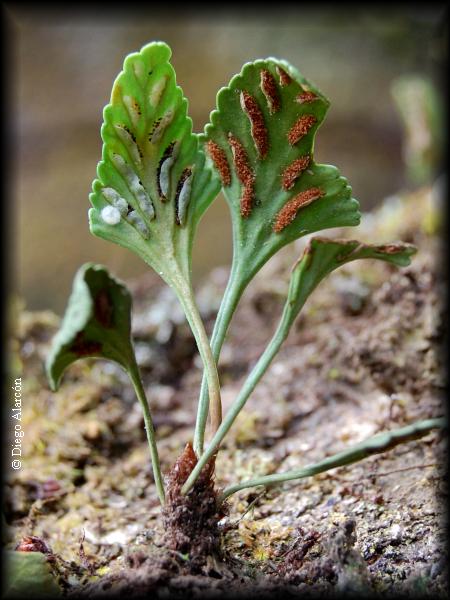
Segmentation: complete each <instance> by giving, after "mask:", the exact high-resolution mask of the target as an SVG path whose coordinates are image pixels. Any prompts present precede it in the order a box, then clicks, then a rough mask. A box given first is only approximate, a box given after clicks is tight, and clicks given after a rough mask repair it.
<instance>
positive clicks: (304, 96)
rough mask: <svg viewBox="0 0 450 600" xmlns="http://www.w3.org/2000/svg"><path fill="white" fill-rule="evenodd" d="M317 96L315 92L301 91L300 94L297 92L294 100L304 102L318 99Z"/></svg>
mask: <svg viewBox="0 0 450 600" xmlns="http://www.w3.org/2000/svg"><path fill="white" fill-rule="evenodd" d="M318 99H319V97H318V96H316V94H314V92H309V91H306V92H302V93H301V94H299V95H298V96H297V97H296V98H295V100H296V102H298V103H299V104H304V103H305V102H314V100H318Z"/></svg>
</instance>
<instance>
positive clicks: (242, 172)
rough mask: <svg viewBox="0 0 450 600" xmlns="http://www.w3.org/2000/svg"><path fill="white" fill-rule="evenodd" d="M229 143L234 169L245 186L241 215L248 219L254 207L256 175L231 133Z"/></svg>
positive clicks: (245, 154) (238, 142)
mask: <svg viewBox="0 0 450 600" xmlns="http://www.w3.org/2000/svg"><path fill="white" fill-rule="evenodd" d="M228 141H229V143H230V146H231V150H232V152H233V161H234V168H235V169H236V173H237V176H238V178H239V181H240V182H241V183H242V184H243V189H242V195H241V215H242V216H243V217H244V218H247V217H248V216H249V215H250V213H251V210H252V206H253V186H254V182H255V175H254V173H253V171H252V169H251V168H250V165H249V163H248V157H247V153H246V152H245V149H244V147H243V146H242V144H241V142H240V141H239V140H238V139H237V138H235V137H234V136H233V135H232V134H231V133H229V134H228Z"/></svg>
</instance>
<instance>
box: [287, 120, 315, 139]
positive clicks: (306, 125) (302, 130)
mask: <svg viewBox="0 0 450 600" xmlns="http://www.w3.org/2000/svg"><path fill="white" fill-rule="evenodd" d="M315 122H316V117H315V116H314V115H302V116H301V117H300V118H299V119H297V121H296V122H295V123H294V125H293V126H292V127H291V128H290V130H289V133H288V141H289V143H290V144H291V146H293V145H294V144H296V143H297V142H299V141H300V140H301V139H302V137H304V136H305V135H306V134H307V133H308V131H309V130H310V129H311V127H312V126H313V125H314V123H315Z"/></svg>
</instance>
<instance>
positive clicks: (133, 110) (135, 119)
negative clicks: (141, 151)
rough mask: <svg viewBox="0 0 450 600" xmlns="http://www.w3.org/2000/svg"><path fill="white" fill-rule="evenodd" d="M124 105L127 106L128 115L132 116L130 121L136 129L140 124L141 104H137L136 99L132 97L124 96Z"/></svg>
mask: <svg viewBox="0 0 450 600" xmlns="http://www.w3.org/2000/svg"><path fill="white" fill-rule="evenodd" d="M122 99H123V103H124V104H125V106H126V108H127V111H128V114H129V115H130V119H131V121H132V123H133V125H134V126H135V127H136V126H137V124H138V123H139V119H140V118H141V109H140V106H139V104H138V103H137V102H136V100H135V99H134V98H132V97H131V96H123V98H122Z"/></svg>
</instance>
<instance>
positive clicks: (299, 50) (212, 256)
mask: <svg viewBox="0 0 450 600" xmlns="http://www.w3.org/2000/svg"><path fill="white" fill-rule="evenodd" d="M419 6H420V5H413V4H412V5H411V6H408V5H400V6H396V5H395V4H393V5H392V7H390V6H389V8H387V7H386V6H384V5H382V6H380V8H379V9H377V8H375V7H370V6H369V7H366V8H361V9H358V8H357V7H356V5H353V6H352V5H349V6H348V7H344V8H343V7H333V6H326V5H322V6H320V7H319V8H317V9H311V8H304V7H302V8H295V7H294V6H290V5H288V4H286V5H283V4H279V3H277V5H276V8H261V7H259V6H257V5H250V6H249V7H246V8H237V7H236V6H232V7H230V8H226V9H225V8H217V9H216V8H215V9H214V11H213V10H211V9H208V8H206V9H205V11H206V12H202V11H201V10H200V8H199V7H196V8H194V9H192V10H187V9H186V8H181V7H179V6H176V7H174V6H172V7H170V5H168V8H167V12H164V11H159V12H157V11H153V10H151V9H149V8H148V9H147V10H144V9H143V8H142V7H141V6H139V7H135V6H133V5H132V4H130V5H129V8H128V9H127V11H126V12H125V11H123V10H122V11H119V10H118V9H115V8H112V9H111V11H112V12H109V10H108V11H106V10H105V9H104V8H99V7H94V8H91V9H88V8H86V7H84V8H80V9H78V10H75V9H73V10H72V9H64V10H61V9H57V8H56V7H53V6H52V7H51V8H50V7H49V8H45V6H43V5H38V8H36V9H34V8H33V7H32V6H31V5H28V6H26V5H25V6H24V7H23V8H20V7H19V6H17V5H14V4H11V5H8V4H7V3H6V4H4V12H5V13H6V17H7V29H8V33H9V36H8V61H10V62H11V68H10V71H9V74H8V77H9V80H10V81H9V86H10V94H11V95H10V98H9V100H10V106H11V109H12V110H13V121H12V126H13V140H14V144H13V158H12V181H11V184H12V185H11V194H10V196H11V197H10V198H9V202H10V203H11V211H10V218H11V219H12V221H13V222H12V223H11V225H10V227H9V230H10V232H11V231H12V232H13V233H12V234H10V240H11V244H13V248H12V249H11V248H10V256H11V259H12V261H13V265H11V271H12V278H11V284H12V286H13V287H14V290H16V291H17V292H18V293H19V294H20V295H21V296H23V298H24V299H25V301H26V305H27V307H28V308H30V309H38V310H40V309H47V308H51V309H53V310H55V311H56V312H58V313H59V314H61V313H62V312H63V310H64V307H65V304H66V300H67V297H68V295H69V293H70V289H71V284H72V279H73V275H74V273H75V271H76V270H77V268H78V267H79V265H80V264H82V263H83V262H86V261H94V262H99V263H103V264H105V265H107V266H108V267H109V268H110V269H111V270H112V272H113V273H115V274H116V275H118V276H120V277H122V278H131V277H135V276H137V275H139V274H140V273H145V272H147V271H148V267H147V266H146V265H145V264H144V263H143V262H142V261H140V259H138V258H137V257H135V256H134V255H133V254H131V253H130V252H129V251H127V250H125V249H122V248H120V247H118V246H115V245H113V244H111V243H108V242H105V241H103V240H100V239H97V238H94V237H93V236H92V235H91V234H90V233H89V229H88V225H87V211H88V208H89V200H88V194H89V192H90V188H91V183H92V180H93V179H94V178H95V175H96V173H95V170H96V165H97V162H98V160H99V159H100V156H101V139H100V132H99V130H100V125H101V122H102V109H103V106H104V105H105V104H107V103H108V102H109V97H110V92H111V87H112V83H113V80H114V79H115V77H116V75H117V74H118V72H119V71H120V70H121V68H122V64H123V60H124V57H125V56H126V54H128V53H130V52H134V51H137V50H139V49H140V48H141V46H143V45H144V44H146V43H148V42H149V41H152V40H164V41H165V42H167V43H168V44H169V45H170V46H171V47H172V51H173V57H172V62H173V65H174V67H175V70H176V72H177V78H178V83H179V84H180V85H181V86H182V88H183V90H184V93H185V95H186V96H187V98H188V99H189V103H190V115H191V117H192V118H193V121H194V129H195V131H201V130H202V129H203V126H204V124H205V123H206V122H207V121H208V117H209V113H210V111H211V110H212V109H213V108H214V106H215V96H216V92H217V90H218V88H219V87H221V86H223V85H226V84H227V82H228V81H229V79H230V78H231V76H232V75H233V74H235V73H236V72H238V71H240V69H241V66H242V64H243V63H244V62H246V61H249V60H254V59H257V58H265V57H267V56H275V57H277V58H284V59H287V60H289V61H290V62H292V63H293V64H294V65H295V66H296V67H297V68H298V69H299V70H300V71H301V72H302V73H303V74H304V75H305V77H307V78H308V79H311V80H312V81H314V83H315V84H317V85H318V87H319V88H320V89H321V90H322V91H323V93H324V94H325V95H326V96H328V98H329V99H330V100H331V108H330V110H329V113H328V116H327V118H326V120H325V123H324V125H323V126H322V127H321V129H320V131H319V134H318V136H317V139H316V149H315V158H316V160H317V161H319V162H325V163H327V162H329V163H332V164H335V165H336V166H338V167H339V168H340V169H341V171H342V173H343V174H344V175H345V176H346V177H347V178H348V179H349V181H350V184H351V185H352V187H353V191H354V196H355V197H357V198H358V199H359V200H360V202H361V205H362V208H363V209H364V210H369V209H370V208H372V207H373V206H375V205H376V204H377V203H378V202H380V201H381V200H382V199H383V197H386V196H388V195H391V194H394V193H395V192H397V191H398V190H400V189H408V188H409V189H414V187H417V186H418V185H421V184H423V183H427V181H429V180H431V179H432V178H433V177H434V176H435V174H436V170H437V169H438V168H439V165H438V163H439V157H436V156H434V155H433V156H431V155H430V152H431V153H433V152H435V150H433V149H436V147H438V145H437V144H436V143H433V144H432V145H431V144H430V140H429V138H430V135H433V136H434V137H435V139H438V138H439V136H440V134H441V133H442V119H441V117H440V113H439V102H440V94H442V92H443V90H442V88H443V85H444V84H443V81H442V80H443V75H442V68H443V64H444V61H445V55H446V48H445V44H446V37H445V35H446V22H445V19H444V11H445V5H440V4H433V3H430V4H426V5H425V7H423V6H421V7H420V8H419ZM405 98H406V100H405ZM399 105H401V106H402V107H403V108H402V110H399V108H398V106H399ZM427 136H428V137H427ZM430 148H432V150H430ZM231 250H232V249H231V236H230V224H229V218H228V213H227V208H226V204H225V201H224V200H223V198H222V197H219V198H218V199H217V201H216V202H215V203H213V205H212V206H211V208H210V209H209V211H208V212H207V214H206V216H205V217H204V219H203V221H202V223H201V225H200V228H199V232H198V238H197V243H196V246H195V251H194V276H195V280H196V281H199V279H200V278H201V277H203V276H204V275H205V274H206V273H207V272H208V271H209V270H210V269H211V268H213V267H215V266H217V265H223V264H228V263H229V261H230V259H231Z"/></svg>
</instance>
